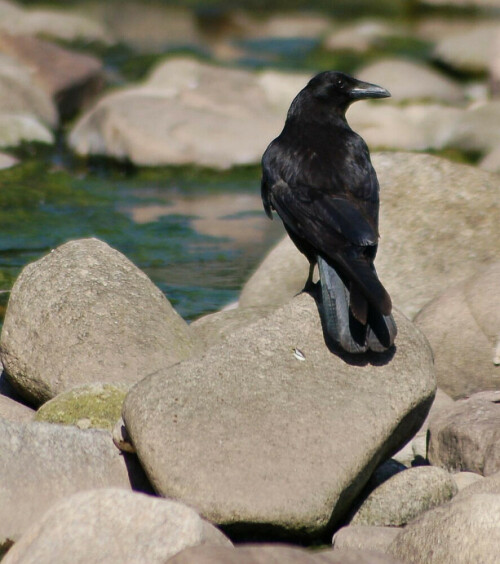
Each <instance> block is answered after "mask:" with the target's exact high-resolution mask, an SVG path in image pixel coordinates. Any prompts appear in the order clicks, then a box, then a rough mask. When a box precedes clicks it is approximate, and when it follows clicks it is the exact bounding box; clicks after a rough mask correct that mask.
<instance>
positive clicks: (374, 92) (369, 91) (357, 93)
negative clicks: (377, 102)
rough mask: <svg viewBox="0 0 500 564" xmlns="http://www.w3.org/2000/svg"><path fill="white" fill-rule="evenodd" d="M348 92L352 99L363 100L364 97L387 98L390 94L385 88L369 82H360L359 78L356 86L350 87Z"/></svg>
mask: <svg viewBox="0 0 500 564" xmlns="http://www.w3.org/2000/svg"><path fill="white" fill-rule="evenodd" d="M349 94H350V97H351V98H352V99H353V100H363V99H364V98H389V97H390V95H391V93H390V92H389V91H388V90H386V89H385V88H382V86H377V85H376V84H370V83H369V82H361V81H360V80H358V82H357V84H356V86H354V87H353V88H351V91H350V92H349Z"/></svg>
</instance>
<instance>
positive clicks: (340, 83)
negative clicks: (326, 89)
mask: <svg viewBox="0 0 500 564" xmlns="http://www.w3.org/2000/svg"><path fill="white" fill-rule="evenodd" d="M337 86H338V87H339V88H344V81H343V80H342V79H341V78H339V79H337Z"/></svg>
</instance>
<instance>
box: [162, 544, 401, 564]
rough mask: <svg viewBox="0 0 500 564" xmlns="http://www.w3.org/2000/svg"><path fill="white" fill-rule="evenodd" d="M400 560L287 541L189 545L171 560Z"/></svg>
mask: <svg viewBox="0 0 500 564" xmlns="http://www.w3.org/2000/svg"><path fill="white" fill-rule="evenodd" d="M328 562H329V563H330V564H398V563H399V562H400V561H399V560H395V559H394V558H393V557H391V556H388V555H385V554H379V553H376V552H369V551H362V550H338V551H337V550H335V551H333V550H322V551H311V550H309V551H308V550H304V549H301V548H296V547H292V546H285V545H276V544H273V545H265V544H264V545H248V546H237V547H235V548H227V547H219V546H196V547H193V548H187V549H186V550H183V551H182V552H180V553H179V554H178V555H176V556H174V557H173V558H171V559H170V560H169V561H168V564H277V563H286V564H322V563H323V564H326V563H328Z"/></svg>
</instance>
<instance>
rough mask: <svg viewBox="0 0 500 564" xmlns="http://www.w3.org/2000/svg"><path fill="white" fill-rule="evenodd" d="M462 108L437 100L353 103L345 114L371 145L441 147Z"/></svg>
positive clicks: (420, 148) (411, 148)
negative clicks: (402, 102) (427, 101)
mask: <svg viewBox="0 0 500 564" xmlns="http://www.w3.org/2000/svg"><path fill="white" fill-rule="evenodd" d="M464 113H465V110H464V109H462V108H457V107H452V106H445V105H443V104H439V103H437V102H433V103H430V102H429V103H422V102H415V103H412V104H408V105H402V106H401V105H396V104H394V103H391V102H387V103H385V104H383V105H381V104H380V103H379V104H376V103H366V104H353V106H352V107H351V109H350V110H349V113H348V114H347V118H348V121H349V124H350V125H351V127H352V129H354V131H357V132H358V133H359V134H360V135H361V136H362V137H363V138H364V140H365V141H366V142H367V143H368V146H369V147H370V148H371V149H372V150H373V149H379V150H383V149H395V150H398V151H424V150H429V149H437V150H439V149H443V148H444V147H446V146H447V145H448V144H449V142H450V137H451V135H452V133H453V132H454V131H455V125H456V123H457V121H458V120H460V119H461V117H462V114H464Z"/></svg>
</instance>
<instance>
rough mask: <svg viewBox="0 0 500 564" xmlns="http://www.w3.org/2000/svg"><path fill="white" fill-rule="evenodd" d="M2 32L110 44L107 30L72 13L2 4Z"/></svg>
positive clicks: (1, 2) (4, 2)
mask: <svg viewBox="0 0 500 564" xmlns="http://www.w3.org/2000/svg"><path fill="white" fill-rule="evenodd" d="M0 29H2V30H5V31H8V32H9V33H13V34H15V35H42V36H50V37H54V38H57V39H62V40H65V41H75V40H78V39H82V40H86V41H100V42H103V43H109V42H110V37H109V34H108V33H107V32H106V30H105V29H104V28H103V27H102V26H101V25H100V24H99V23H98V22H96V21H94V20H92V19H90V18H87V17H85V16H83V15H81V14H78V13H76V12H72V11H70V10H63V9H60V8H59V9H57V8H31V9H30V8H26V9H24V8H22V7H21V6H20V5H19V4H16V3H14V2H10V1H7V0H1V1H0Z"/></svg>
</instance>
